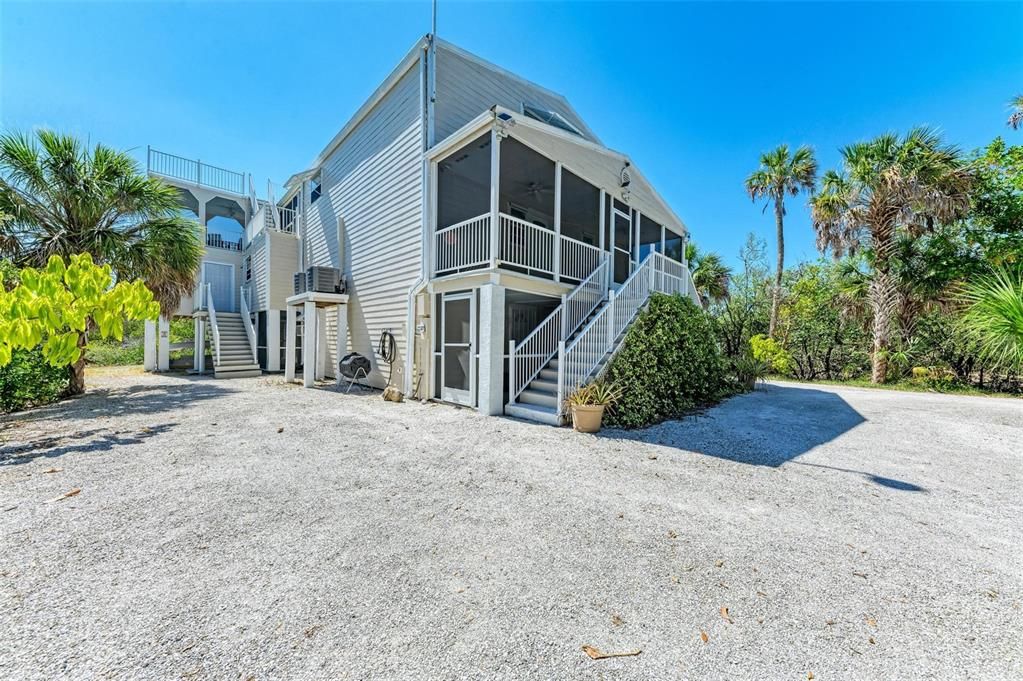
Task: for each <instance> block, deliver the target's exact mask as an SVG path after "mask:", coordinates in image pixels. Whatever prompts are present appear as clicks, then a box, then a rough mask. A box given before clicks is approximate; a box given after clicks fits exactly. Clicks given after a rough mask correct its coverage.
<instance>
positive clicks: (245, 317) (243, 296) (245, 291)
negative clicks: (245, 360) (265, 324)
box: [238, 284, 256, 362]
mask: <svg viewBox="0 0 1023 681" xmlns="http://www.w3.org/2000/svg"><path fill="white" fill-rule="evenodd" d="M251 292H252V287H251V286H250V285H248V284H246V285H245V286H242V287H241V290H240V291H239V292H238V293H239V296H238V301H239V304H240V305H241V318H242V326H244V327H245V336H246V337H247V338H248V339H249V350H250V351H251V352H252V361H253V362H255V361H256V327H255V326H253V325H252V316H251V313H250V312H249V308H250V305H251V301H250V300H249V295H250V294H251Z"/></svg>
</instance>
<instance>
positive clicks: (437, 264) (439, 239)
mask: <svg viewBox="0 0 1023 681" xmlns="http://www.w3.org/2000/svg"><path fill="white" fill-rule="evenodd" d="M489 264H490V213H487V214H485V215H480V216H478V217H474V218H470V219H468V220H463V221H462V222H459V223H456V224H454V225H451V226H450V227H445V228H444V229H441V230H438V231H437V234H436V235H435V236H434V249H433V271H434V274H453V273H455V272H462V271H465V270H471V269H477V268H480V267H485V266H487V265H489Z"/></svg>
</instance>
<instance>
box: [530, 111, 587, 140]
mask: <svg viewBox="0 0 1023 681" xmlns="http://www.w3.org/2000/svg"><path fill="white" fill-rule="evenodd" d="M522 113H524V114H525V115H526V116H528V117H529V118H532V119H533V120H536V121H540V122H541V123H546V124H547V125H553V126H554V127H555V128H561V129H562V130H564V131H565V132H570V133H572V134H573V135H579V136H580V137H582V136H583V134H582V133H581V132H579V129H578V128H576V127H575V126H574V125H572V124H571V123H569V122H568V121H567V120H565V117H564V116H562V115H561V114H559V113H558V112H557V111H551V110H549V109H544V108H541V107H539V106H533V105H532V104H523V105H522Z"/></svg>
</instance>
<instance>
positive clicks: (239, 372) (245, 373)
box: [213, 366, 263, 379]
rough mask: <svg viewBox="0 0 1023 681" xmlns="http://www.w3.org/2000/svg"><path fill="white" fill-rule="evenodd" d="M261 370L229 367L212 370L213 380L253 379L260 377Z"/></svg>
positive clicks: (257, 368)
mask: <svg viewBox="0 0 1023 681" xmlns="http://www.w3.org/2000/svg"><path fill="white" fill-rule="evenodd" d="M262 375H263V370H262V369H260V368H259V367H258V366H257V367H249V368H242V367H231V368H230V369H222V368H219V367H218V368H216V369H214V370H213V378H220V379H224V378H255V377H257V376H262Z"/></svg>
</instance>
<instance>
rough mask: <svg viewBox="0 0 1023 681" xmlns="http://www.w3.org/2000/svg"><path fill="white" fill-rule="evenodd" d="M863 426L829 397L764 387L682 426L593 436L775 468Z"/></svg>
mask: <svg viewBox="0 0 1023 681" xmlns="http://www.w3.org/2000/svg"><path fill="white" fill-rule="evenodd" d="M865 422H866V419H865V418H864V417H863V416H862V415H861V414H860V413H859V412H858V411H856V410H855V409H853V407H852V406H851V405H849V403H848V402H846V401H845V400H844V399H842V397H841V396H839V395H837V394H836V393H834V392H830V391H827V390H817V389H814V388H802V387H794V386H789V385H774V384H767V385H762V386H758V387H757V389H756V390H754V391H753V392H751V393H748V394H746V395H739V396H737V397H733V398H731V399H729V400H726V401H725V402H723V403H721V404H719V405H717V406H715V407H712V408H710V409H707V410H706V411H704V412H702V413H700V414H697V415H695V416H691V417H687V418H685V419H683V420H681V421H666V422H664V423H661V424H658V425H656V426H652V427H650V428H644V429H642V430H633V431H626V430H603V431H601V432H600V433H599V434H598V437H608V438H615V439H622V440H635V441H641V442H649V443H651V444H658V445H664V446H670V447H676V448H678V449H682V450H685V451H689V452H697V453H699V454H704V455H707V456H713V457H717V458H719V459H727V460H729V461H735V462H737V463H744V464H750V465H754V466H770V467H772V468H777V467H778V466H781V465H782V464H785V463H788V462H789V461H792V460H793V459H796V458H797V457H799V456H801V455H803V454H805V453H807V452H809V451H810V450H812V449H814V448H815V447H819V446H820V445H823V444H826V443H828V442H831V441H833V440H835V439H837V438H839V437H840V436H842V435H843V434H845V433H847V432H849V431H850V430H852V429H853V428H855V427H856V426H858V425H860V424H861V423H865ZM878 446H881V443H878ZM796 463H800V462H796ZM802 465H807V466H818V467H820V468H830V469H832V470H838V471H842V472H846V473H854V474H857V475H862V476H864V477H865V478H866V479H867V480H869V481H871V482H873V483H875V484H878V485H882V486H884V487H888V488H890V489H895V490H903V491H913V492H919V491H926V490H924V489H923V488H921V487H918V486H917V485H914V484H912V483H909V482H904V481H902V480H893V479H891V478H883V477H881V476H878V475H874V474H872V473H868V472H865V471H854V470H849V469H844V468H836V467H833V466H825V465H821V464H810V463H807V464H802Z"/></svg>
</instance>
